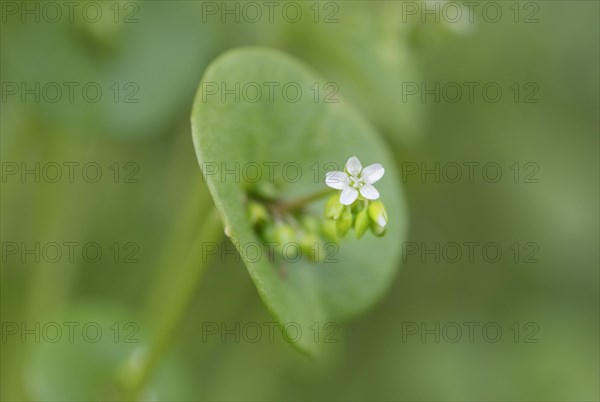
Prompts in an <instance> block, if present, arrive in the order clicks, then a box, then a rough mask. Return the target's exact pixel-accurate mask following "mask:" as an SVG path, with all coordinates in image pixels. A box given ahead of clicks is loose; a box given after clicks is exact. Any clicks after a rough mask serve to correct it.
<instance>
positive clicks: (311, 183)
mask: <svg viewBox="0 0 600 402" xmlns="http://www.w3.org/2000/svg"><path fill="white" fill-rule="evenodd" d="M266 82H270V83H273V82H274V83H278V84H280V85H284V84H286V83H295V84H297V85H298V86H299V87H300V88H309V87H311V86H312V85H314V84H315V83H323V82H325V81H324V80H323V79H322V78H321V77H319V76H318V74H316V73H315V72H314V71H312V70H311V68H310V67H308V66H306V65H305V64H304V63H302V62H301V61H299V60H296V59H294V58H292V57H290V56H287V55H286V54H283V53H280V52H278V51H274V50H268V49H263V48H241V49H235V50H232V51H229V52H227V53H225V54H223V55H222V56H220V57H219V58H217V59H216V60H215V61H214V62H213V63H212V64H211V65H210V66H209V67H208V68H207V70H206V73H205V74H204V77H203V78H202V83H201V85H200V88H199V90H198V93H197V95H196V100H195V103H194V107H193V111H192V132H193V139H194V145H195V149H196V154H197V157H198V161H199V163H200V166H201V167H205V166H208V164H211V165H213V166H214V165H215V164H216V166H228V167H232V166H245V165H249V164H253V165H259V166H260V165H268V164H270V165H274V166H282V165H285V164H286V163H290V162H293V163H296V164H297V165H299V166H301V167H303V168H304V169H303V170H302V171H303V172H304V174H302V175H301V177H299V178H298V179H297V180H293V181H292V180H285V179H284V178H282V177H281V175H276V176H273V177H271V176H270V175H263V176H261V177H260V179H259V180H245V179H244V175H240V176H239V177H238V178H239V180H236V179H235V177H232V176H223V175H214V174H209V173H210V172H207V169H204V171H203V173H204V176H205V179H206V181H207V184H208V187H209V189H210V192H211V194H212V197H213V199H214V203H215V206H216V208H217V210H218V212H219V215H220V217H221V220H222V223H223V226H224V231H225V233H226V235H227V236H228V237H229V238H230V240H231V241H232V242H233V244H234V245H235V246H236V247H237V248H238V251H239V252H240V255H241V257H242V259H243V260H244V263H245V265H246V267H247V269H248V272H249V274H250V276H251V278H252V280H253V281H254V284H255V285H256V288H257V290H258V293H259V295H260V297H261V298H262V300H263V302H264V303H265V305H266V306H267V308H268V309H269V310H270V312H271V313H272V314H273V316H274V317H275V318H276V319H277V320H278V322H279V323H280V324H281V325H282V326H285V325H286V324H288V323H294V324H295V325H299V326H300V328H302V329H303V330H305V333H308V332H309V331H308V328H309V327H310V326H312V325H314V324H315V323H317V324H321V325H322V326H324V325H326V324H327V323H328V322H339V321H344V320H348V319H351V318H353V317H355V316H357V315H358V314H360V313H362V312H364V311H365V310H366V309H367V308H369V307H370V306H371V305H372V304H373V303H374V302H375V301H376V300H377V299H378V298H379V297H381V296H382V295H383V293H384V292H385V290H386V289H387V287H388V285H389V284H390V283H391V280H392V278H393V275H394V273H395V272H396V270H397V269H398V267H399V260H400V259H399V257H400V247H399V244H400V243H401V242H402V241H403V238H404V234H405V229H406V224H407V222H406V209H405V204H404V200H403V196H402V192H401V189H400V187H399V184H398V183H400V180H399V179H398V174H397V171H396V169H395V165H394V161H393V159H392V156H391V155H390V153H389V152H388V149H387V147H386V144H385V143H384V142H383V141H382V139H381V138H380V136H379V134H378V133H377V132H376V131H375V130H374V129H373V127H372V126H371V125H370V124H369V122H368V121H366V120H365V118H364V117H362V114H361V113H360V111H358V110H355V109H354V108H353V107H352V106H350V105H348V104H347V102H346V101H345V100H344V99H343V98H340V101H339V102H337V103H327V102H325V101H324V100H325V99H324V97H325V96H326V95H327V94H326V93H325V92H323V93H320V94H319V95H318V97H317V98H315V97H314V96H312V95H313V94H311V95H310V96H302V97H299V99H295V100H294V102H291V101H288V100H285V99H282V98H281V97H280V98H275V99H273V98H272V97H266V96H263V97H255V98H253V101H252V102H248V101H244V100H243V99H242V100H241V101H240V99H236V97H235V96H206V93H204V92H203V91H204V90H205V88H206V85H203V83H212V84H215V83H217V84H218V85H219V87H222V88H236V85H238V86H240V87H245V84H248V83H266ZM342 92H343V88H342ZM354 155H356V156H358V157H359V158H360V160H361V161H363V163H365V164H369V165H370V166H369V167H367V168H365V170H366V174H365V172H364V171H363V172H362V176H361V169H362V167H361V166H357V162H358V159H356V158H351V157H352V156H354ZM349 158H350V160H349ZM347 161H348V164H349V165H348V166H346V169H345V172H346V174H347V175H346V176H343V174H342V173H341V171H340V172H338V173H329V175H328V176H327V178H326V175H327V172H326V171H323V174H322V177H319V178H318V180H315V177H314V175H313V174H312V173H310V174H309V173H308V170H309V169H308V167H309V166H320V167H323V166H331V164H332V162H334V163H335V164H337V165H338V166H340V169H341V168H342V167H343V166H344V164H345V163H346V162H347ZM358 165H360V163H358ZM383 167H385V175H384V174H383V173H384V168H383ZM357 169H358V170H357ZM332 175H336V177H338V178H340V180H341V181H340V182H339V185H338V184H336V183H334V181H333V176H332ZM228 178H229V179H228ZM363 179H364V180H363ZM369 180H370V182H369ZM375 181H377V190H375V188H374V187H373V186H372V183H374V182H375ZM326 183H327V184H326ZM328 185H329V187H333V188H336V189H340V190H342V193H343V194H345V196H343V197H341V201H343V203H342V204H340V206H341V207H342V208H345V209H346V210H345V211H342V212H341V214H340V215H341V216H342V217H343V219H345V220H346V222H345V225H346V226H348V227H352V226H354V228H355V230H356V232H357V233H356V234H357V235H356V236H345V234H346V233H347V229H346V230H339V227H338V230H335V229H334V230H333V231H331V230H328V228H329V229H331V222H330V221H331V220H332V219H331V218H333V217H332V216H331V208H332V206H331V203H330V202H329V203H328V204H329V205H328V207H327V209H326V206H325V199H323V198H322V197H321V196H326V195H329V196H330V197H333V200H334V201H332V202H335V201H336V200H338V199H340V195H339V193H338V194H337V195H335V194H334V195H332V194H333V193H332V191H333V192H335V190H334V189H332V188H328ZM362 186H365V187H363V190H362V191H361V189H360V187H362ZM376 199H377V201H374V200H376ZM383 204H385V208H384V207H383ZM326 215H328V216H326ZM338 218H340V217H338ZM338 220H339V219H338ZM371 224H372V225H371ZM338 226H340V225H339V224H338ZM342 226H343V225H342ZM368 226H372V231H373V233H374V234H376V235H379V236H363V234H364V232H365V231H366V228H367V227H368ZM342 229H344V228H342ZM384 230H385V234H386V235H385V236H383V237H380V236H381V235H382V234H383V231H384ZM307 237H308V238H309V241H310V242H313V241H314V242H315V244H317V246H318V250H319V251H320V252H322V251H326V248H327V245H328V244H329V245H330V244H331V243H330V242H332V241H335V243H334V244H335V247H334V250H335V253H334V254H333V255H328V257H331V258H322V255H321V256H320V257H318V258H301V259H298V260H295V261H294V262H290V261H288V260H285V259H283V258H281V257H279V258H278V257H277V256H275V257H274V258H266V257H265V258H260V259H256V258H250V257H249V256H248V255H247V253H245V252H244V250H247V247H246V246H247V245H250V244H265V243H267V241H268V240H272V241H274V242H275V243H284V242H286V241H292V242H298V244H301V245H302V242H303V241H304V240H305V239H306V238H307ZM308 248H309V247H307V249H308ZM313 251H314V249H313ZM266 253H267V252H266ZM313 254H314V253H313ZM290 341H291V343H292V344H293V345H295V346H296V347H298V348H299V349H300V350H301V351H303V352H306V353H308V354H310V355H316V354H318V352H319V348H320V347H321V346H322V345H323V343H322V342H319V341H315V339H314V338H313V337H312V336H303V337H300V338H297V339H293V340H290Z"/></svg>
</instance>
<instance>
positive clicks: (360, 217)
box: [354, 208, 369, 239]
mask: <svg viewBox="0 0 600 402" xmlns="http://www.w3.org/2000/svg"><path fill="white" fill-rule="evenodd" d="M368 228H369V213H368V212H367V209H366V208H364V209H363V210H362V211H360V212H359V213H358V214H356V219H355V220H354V230H355V231H356V238H357V239H360V238H361V237H362V236H363V235H364V234H365V232H366V231H367V229H368Z"/></svg>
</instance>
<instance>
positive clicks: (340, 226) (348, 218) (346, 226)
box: [335, 208, 353, 237]
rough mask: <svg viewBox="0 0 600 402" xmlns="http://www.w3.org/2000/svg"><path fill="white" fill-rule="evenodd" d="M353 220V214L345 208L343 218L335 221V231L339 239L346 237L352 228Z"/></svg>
mask: <svg viewBox="0 0 600 402" xmlns="http://www.w3.org/2000/svg"><path fill="white" fill-rule="evenodd" d="M352 218H353V217H352V212H351V211H350V209H349V208H345V209H344V212H343V213H342V216H340V219H338V220H337V221H335V229H336V233H337V235H338V236H339V237H344V236H346V233H348V231H349V230H350V228H351V227H352Z"/></svg>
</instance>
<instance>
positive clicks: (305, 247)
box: [299, 232, 323, 262]
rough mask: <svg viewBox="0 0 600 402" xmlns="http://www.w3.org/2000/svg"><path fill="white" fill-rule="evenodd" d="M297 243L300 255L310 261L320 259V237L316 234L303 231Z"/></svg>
mask: <svg viewBox="0 0 600 402" xmlns="http://www.w3.org/2000/svg"><path fill="white" fill-rule="evenodd" d="M299 244H300V249H301V250H302V255H303V256H305V257H306V258H307V259H308V260H310V262H320V261H321V260H322V258H323V253H322V250H321V239H320V238H319V237H318V236H317V235H315V234H312V233H306V232H305V233H303V234H302V236H301V237H300V242H299Z"/></svg>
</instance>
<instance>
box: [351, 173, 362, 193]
mask: <svg viewBox="0 0 600 402" xmlns="http://www.w3.org/2000/svg"><path fill="white" fill-rule="evenodd" d="M363 184H364V182H363V179H362V177H358V176H352V175H351V176H350V186H351V187H354V188H355V189H357V190H358V189H360V188H361V187H362V186H363Z"/></svg>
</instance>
